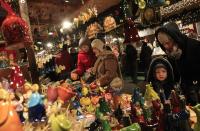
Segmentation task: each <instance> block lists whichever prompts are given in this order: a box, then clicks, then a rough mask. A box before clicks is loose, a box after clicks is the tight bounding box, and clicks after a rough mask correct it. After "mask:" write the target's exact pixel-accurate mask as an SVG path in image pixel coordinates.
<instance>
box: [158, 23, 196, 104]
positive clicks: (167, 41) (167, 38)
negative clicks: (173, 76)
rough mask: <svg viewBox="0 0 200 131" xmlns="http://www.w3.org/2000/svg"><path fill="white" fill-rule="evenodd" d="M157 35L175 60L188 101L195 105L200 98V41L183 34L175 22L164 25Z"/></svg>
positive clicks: (162, 46)
mask: <svg viewBox="0 0 200 131" xmlns="http://www.w3.org/2000/svg"><path fill="white" fill-rule="evenodd" d="M155 35H156V39H157V41H158V43H159V45H160V47H161V48H162V49H163V50H164V51H165V52H166V54H167V55H168V56H169V58H170V59H171V60H174V61H175V62H174V63H175V64H176V66H177V69H178V71H179V73H180V76H181V87H182V89H183V93H184V94H185V95H186V97H187V101H188V102H189V103H190V104H192V105H195V104H196V103H197V102H199V101H198V100H200V99H199V98H200V97H199V96H200V95H199V93H198V92H199V89H198V88H197V87H200V86H199V85H200V42H199V41H197V40H195V39H191V38H188V37H187V36H186V35H184V34H182V33H181V32H180V31H179V28H178V26H177V25H176V24H175V23H168V24H166V25H164V26H163V27H161V28H159V29H158V30H157V31H156V33H155Z"/></svg>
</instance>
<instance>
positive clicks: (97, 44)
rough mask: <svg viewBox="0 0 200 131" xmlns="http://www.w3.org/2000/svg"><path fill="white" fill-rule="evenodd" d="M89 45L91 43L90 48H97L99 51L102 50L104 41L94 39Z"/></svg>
mask: <svg viewBox="0 0 200 131" xmlns="http://www.w3.org/2000/svg"><path fill="white" fill-rule="evenodd" d="M91 45H92V48H97V49H98V50H100V51H101V52H102V51H104V43H103V41H101V40H100V39H94V40H93V41H92V43H91Z"/></svg>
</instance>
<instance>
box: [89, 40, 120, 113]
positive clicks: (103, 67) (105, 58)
mask: <svg viewBox="0 0 200 131" xmlns="http://www.w3.org/2000/svg"><path fill="white" fill-rule="evenodd" d="M91 45H92V48H93V52H94V53H95V55H96V57H97V61H96V62H95V65H94V67H93V68H92V74H94V75H95V76H96V80H95V81H94V82H93V83H91V86H96V85H98V86H100V87H105V86H108V87H110V88H107V90H106V92H108V93H111V94H112V97H113V102H114V103H113V107H114V109H117V107H118V105H119V104H120V103H119V102H120V101H119V99H120V97H119V96H118V95H116V94H115V93H114V92H113V91H115V90H118V89H119V88H121V87H122V79H120V77H121V75H120V74H121V73H120V70H119V65H118V61H117V58H116V56H115V55H114V54H113V53H112V51H108V50H104V43H103V42H102V41H101V40H99V39H95V40H93V41H92V44H91ZM116 78H119V79H116ZM120 80H121V82H119V81H120ZM116 83H117V84H116ZM118 83H119V84H118Z"/></svg>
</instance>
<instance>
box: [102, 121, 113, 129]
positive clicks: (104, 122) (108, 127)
mask: <svg viewBox="0 0 200 131" xmlns="http://www.w3.org/2000/svg"><path fill="white" fill-rule="evenodd" d="M101 123H102V127H103V131H112V130H111V127H110V124H109V121H108V120H101Z"/></svg>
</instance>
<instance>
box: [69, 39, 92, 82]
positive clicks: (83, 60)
mask: <svg viewBox="0 0 200 131" xmlns="http://www.w3.org/2000/svg"><path fill="white" fill-rule="evenodd" d="M79 48H80V51H79V53H78V62H77V68H76V69H75V70H73V71H72V73H71V78H72V79H74V80H75V79H76V78H77V77H80V76H82V75H83V74H84V73H85V72H86V71H87V70H88V69H90V68H91V67H92V66H93V65H94V63H95V61H96V57H95V55H94V53H93V52H92V49H91V45H90V40H89V39H88V38H87V37H82V38H81V39H80V41H79Z"/></svg>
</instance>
